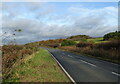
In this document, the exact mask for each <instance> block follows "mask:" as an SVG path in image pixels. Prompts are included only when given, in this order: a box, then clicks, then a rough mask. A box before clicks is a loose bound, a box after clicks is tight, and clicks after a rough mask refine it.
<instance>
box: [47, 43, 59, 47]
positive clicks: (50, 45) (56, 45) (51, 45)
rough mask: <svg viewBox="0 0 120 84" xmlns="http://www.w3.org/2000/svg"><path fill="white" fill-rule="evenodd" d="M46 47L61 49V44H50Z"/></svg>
mask: <svg viewBox="0 0 120 84" xmlns="http://www.w3.org/2000/svg"><path fill="white" fill-rule="evenodd" d="M46 46H49V47H53V48H56V47H59V44H58V43H53V44H48V45H46Z"/></svg>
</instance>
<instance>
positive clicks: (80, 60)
mask: <svg viewBox="0 0 120 84" xmlns="http://www.w3.org/2000/svg"><path fill="white" fill-rule="evenodd" d="M80 61H82V62H84V63H86V64H89V65H91V66H94V67H96V65H94V64H91V63H89V62H86V61H84V60H80Z"/></svg>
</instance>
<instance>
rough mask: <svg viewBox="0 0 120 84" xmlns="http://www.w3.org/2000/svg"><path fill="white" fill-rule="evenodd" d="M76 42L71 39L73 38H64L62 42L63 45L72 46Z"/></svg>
mask: <svg viewBox="0 0 120 84" xmlns="http://www.w3.org/2000/svg"><path fill="white" fill-rule="evenodd" d="M75 44H76V42H74V41H71V40H63V41H62V43H61V46H71V45H75Z"/></svg>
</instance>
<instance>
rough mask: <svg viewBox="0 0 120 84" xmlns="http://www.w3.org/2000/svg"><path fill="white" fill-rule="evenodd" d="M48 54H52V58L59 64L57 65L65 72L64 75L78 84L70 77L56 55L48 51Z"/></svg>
mask: <svg viewBox="0 0 120 84" xmlns="http://www.w3.org/2000/svg"><path fill="white" fill-rule="evenodd" d="M48 52H49V53H50V54H51V56H52V58H53V59H54V60H55V61H56V62H57V64H58V65H59V66H60V68H61V69H62V70H63V71H64V73H65V74H66V75H67V76H68V78H69V79H70V80H71V81H72V82H73V83H74V84H77V83H76V82H75V80H74V79H73V78H72V77H71V76H70V74H69V73H68V72H67V71H66V70H65V69H64V68H63V66H62V65H61V64H60V62H59V61H58V60H57V59H56V58H55V57H54V55H53V54H52V53H51V52H50V51H49V50H48Z"/></svg>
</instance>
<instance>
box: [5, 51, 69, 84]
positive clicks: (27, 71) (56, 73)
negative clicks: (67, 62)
mask: <svg viewBox="0 0 120 84" xmlns="http://www.w3.org/2000/svg"><path fill="white" fill-rule="evenodd" d="M5 82H70V80H69V79H68V77H67V76H66V75H65V74H64V72H63V71H62V70H61V68H60V67H59V66H58V64H57V63H56V62H55V61H54V60H53V58H52V57H51V55H50V54H49V53H48V51H47V50H45V49H40V50H39V51H37V53H35V54H33V55H29V56H26V57H25V58H24V59H23V60H22V61H20V62H18V63H17V64H16V65H15V68H14V69H13V70H12V72H11V76H10V77H9V78H8V79H7V80H5Z"/></svg>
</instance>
